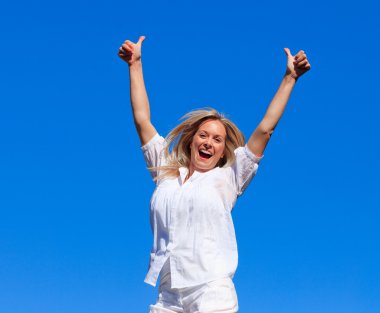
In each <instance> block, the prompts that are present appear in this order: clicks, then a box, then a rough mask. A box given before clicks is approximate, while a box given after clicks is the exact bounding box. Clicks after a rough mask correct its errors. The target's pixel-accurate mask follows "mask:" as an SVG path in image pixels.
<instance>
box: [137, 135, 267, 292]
mask: <svg viewBox="0 0 380 313" xmlns="http://www.w3.org/2000/svg"><path fill="white" fill-rule="evenodd" d="M164 146H165V139H164V138H163V137H161V136H160V135H159V134H156V135H155V136H154V137H153V138H152V139H151V140H150V141H149V142H148V143H147V144H146V145H144V146H143V147H142V150H143V153H144V157H145V160H146V163H147V166H148V167H157V166H161V165H164V164H165V159H164V152H163V150H164ZM235 155H236V161H235V162H234V164H233V165H232V166H230V167H216V168H214V169H212V170H210V171H207V172H204V173H200V172H197V171H195V172H194V173H193V175H191V177H190V178H189V179H188V180H187V181H186V182H185V183H183V181H184V179H185V177H186V175H187V173H188V169H187V168H185V167H182V168H180V169H179V172H180V176H179V177H177V178H168V179H163V180H159V181H158V182H157V185H156V189H155V191H154V193H153V196H152V199H151V203H150V224H151V227H152V232H153V247H152V250H151V254H150V264H149V271H148V274H147V275H146V278H145V282H146V283H148V284H150V285H152V286H155V285H156V282H157V278H158V275H159V273H160V271H161V269H162V267H163V265H164V263H165V262H166V261H167V260H168V262H170V271H171V279H172V288H184V287H190V286H195V285H199V284H203V283H207V282H209V281H212V280H215V279H220V278H225V277H227V276H230V277H232V276H233V275H234V273H235V271H236V267H237V261H238V253H237V245H236V237H235V229H234V225H233V222H232V217H231V210H232V208H233V207H234V205H235V202H236V199H237V197H238V196H239V195H241V194H242V193H243V191H244V190H245V188H246V187H247V186H248V184H249V182H250V181H251V179H252V178H253V176H254V175H255V174H256V172H257V168H258V164H259V162H260V160H261V158H262V157H257V156H255V155H254V154H253V153H252V152H251V151H250V150H249V149H248V147H247V146H244V147H239V148H237V149H236V150H235ZM151 174H152V177H153V178H154V177H156V176H157V174H158V173H157V172H151Z"/></svg>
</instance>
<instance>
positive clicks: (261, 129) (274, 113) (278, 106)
mask: <svg viewBox="0 0 380 313" xmlns="http://www.w3.org/2000/svg"><path fill="white" fill-rule="evenodd" d="M295 82H296V80H295V79H294V78H293V77H290V76H285V77H284V79H283V80H282V82H281V84H280V87H279V88H278V90H277V92H276V94H275V96H274V97H273V99H272V101H271V103H270V104H269V106H268V109H267V111H266V113H265V115H264V117H263V119H262V120H261V122H260V124H259V125H258V126H257V128H256V129H255V131H254V132H253V134H252V135H251V137H250V138H249V140H248V142H247V145H248V148H249V149H250V150H251V151H252V152H253V153H254V154H255V155H257V156H259V157H260V156H262V154H263V153H264V150H265V148H266V146H267V144H268V142H269V139H270V137H271V136H272V133H273V131H274V129H275V127H276V125H277V123H278V122H279V120H280V118H281V116H282V114H283V113H284V110H285V107H286V105H287V103H288V100H289V97H290V94H291V92H292V90H293V88H294V85H295Z"/></svg>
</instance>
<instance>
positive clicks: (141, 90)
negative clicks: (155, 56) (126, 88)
mask: <svg viewBox="0 0 380 313" xmlns="http://www.w3.org/2000/svg"><path fill="white" fill-rule="evenodd" d="M129 76H130V96H131V104H132V112H133V118H134V121H135V124H136V127H139V126H140V127H141V125H142V124H144V123H147V122H150V108H149V99H148V94H147V92H146V88H145V83H144V76H143V70H142V63H141V61H138V62H135V63H134V64H132V65H130V66H129Z"/></svg>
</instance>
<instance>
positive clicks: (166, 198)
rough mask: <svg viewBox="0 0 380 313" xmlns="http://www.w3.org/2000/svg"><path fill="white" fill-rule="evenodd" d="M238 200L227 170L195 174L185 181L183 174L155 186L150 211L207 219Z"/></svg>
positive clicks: (230, 208)
mask: <svg viewBox="0 0 380 313" xmlns="http://www.w3.org/2000/svg"><path fill="white" fill-rule="evenodd" d="M235 202H236V192H235V190H234V188H233V185H232V184H231V183H230V180H229V178H228V175H226V172H225V171H222V170H219V171H214V172H210V173H194V174H193V175H192V177H190V178H189V179H188V180H187V181H186V183H184V184H181V177H178V178H175V179H167V180H164V181H162V182H161V183H160V184H159V185H158V186H157V188H156V190H155V192H154V194H153V196H152V200H151V210H152V213H154V214H159V215H161V216H169V215H170V214H173V212H175V214H176V215H177V214H180V215H181V216H187V217H191V218H205V217H207V216H210V215H211V216H212V215H220V214H222V215H224V214H225V213H226V211H227V212H228V213H229V212H230V211H231V210H232V208H233V206H234V204H235Z"/></svg>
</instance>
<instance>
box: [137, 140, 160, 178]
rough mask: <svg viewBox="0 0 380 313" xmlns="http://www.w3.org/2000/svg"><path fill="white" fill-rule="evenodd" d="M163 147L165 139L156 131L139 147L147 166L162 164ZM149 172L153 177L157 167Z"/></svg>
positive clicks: (155, 174)
mask: <svg viewBox="0 0 380 313" xmlns="http://www.w3.org/2000/svg"><path fill="white" fill-rule="evenodd" d="M164 148H165V139H164V138H163V137H162V136H160V135H159V134H158V133H157V134H156V135H154V137H153V138H152V139H151V140H150V141H148V143H146V144H145V145H143V146H142V147H141V150H142V151H143V154H144V159H145V162H146V165H147V167H148V168H150V167H153V168H154V167H159V166H161V165H163V164H162V160H163V155H164ZM150 174H151V175H152V178H153V179H154V178H156V176H157V169H153V170H151V171H150Z"/></svg>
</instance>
